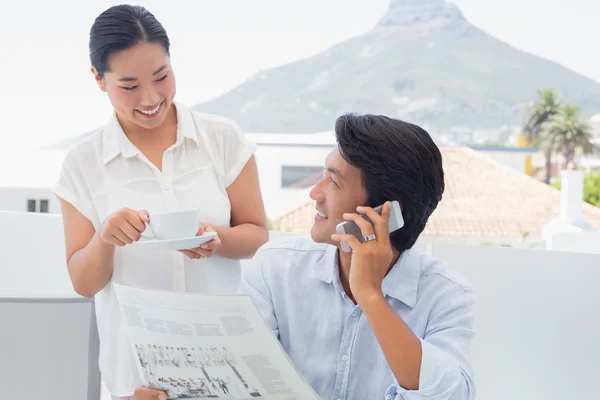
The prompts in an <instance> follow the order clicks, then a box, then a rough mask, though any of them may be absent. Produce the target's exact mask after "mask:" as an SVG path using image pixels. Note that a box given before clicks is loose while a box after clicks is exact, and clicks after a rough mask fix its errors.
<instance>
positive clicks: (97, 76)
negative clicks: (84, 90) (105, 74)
mask: <svg viewBox="0 0 600 400" xmlns="http://www.w3.org/2000/svg"><path fill="white" fill-rule="evenodd" d="M91 71H92V74H93V75H94V79H95V80H96V83H97V84H98V87H99V88H100V90H102V91H103V92H106V87H105V86H104V79H103V78H102V76H101V75H100V74H99V73H98V70H97V69H96V68H94V67H92V68H91Z"/></svg>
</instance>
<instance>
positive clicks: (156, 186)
mask: <svg viewBox="0 0 600 400" xmlns="http://www.w3.org/2000/svg"><path fill="white" fill-rule="evenodd" d="M90 59H91V64H92V72H93V74H94V77H95V79H96V82H97V84H98V86H99V87H100V89H101V90H102V91H104V92H106V93H107V95H108V98H109V99H110V101H111V103H112V106H113V107H114V113H113V115H112V117H111V119H110V120H109V122H108V124H107V125H106V126H105V127H104V128H103V129H101V130H99V131H98V132H96V133H95V134H93V135H92V136H91V137H90V138H89V139H86V140H85V141H84V142H82V143H80V144H79V145H77V146H76V147H75V148H74V149H73V150H72V151H71V152H70V153H69V154H68V155H67V157H66V159H65V162H64V165H63V170H62V172H61V176H60V179H59V180H58V182H57V183H56V185H55V187H54V190H55V193H56V195H57V196H58V197H59V199H60V201H61V207H62V214H63V221H64V229H65V244H66V253H67V264H68V270H69V274H70V277H71V280H72V282H73V287H74V288H75V291H77V293H79V294H80V295H82V296H85V297H92V296H94V297H95V304H96V315H97V322H98V331H99V334H100V369H101V372H102V377H103V381H104V382H105V384H106V385H107V387H108V389H109V391H110V393H111V394H112V396H113V398H114V399H123V398H125V399H127V398H132V396H133V394H134V390H135V388H136V387H138V386H140V385H141V381H140V378H139V374H138V373H137V369H136V364H135V360H134V355H133V354H132V350H131V348H130V346H129V342H128V340H127V336H126V333H125V330H124V327H123V326H122V324H121V314H120V310H119V308H118V305H117V302H116V298H115V295H114V292H113V290H112V287H111V285H110V282H111V281H114V282H120V283H124V284H134V285H139V286H144V287H150V288H156V289H162V290H180V291H194V292H212V293H228V292H235V291H236V290H237V285H238V282H239V278H240V263H239V259H240V258H248V257H251V256H252V255H253V254H254V253H255V251H256V250H257V249H258V247H260V246H261V245H262V244H264V243H265V242H266V241H267V239H268V230H267V224H266V217H265V212H264V206H263V201H262V197H261V194H260V187H259V183H258V172H257V167H256V161H255V159H254V156H253V153H254V150H255V148H256V147H255V145H254V144H252V143H250V142H248V141H247V140H246V139H245V138H244V136H243V134H242V133H241V132H240V130H239V128H238V127H237V125H235V124H234V123H233V122H232V121H229V120H228V119H225V118H221V117H217V116H212V115H206V114H200V113H197V112H195V111H192V110H189V109H187V108H185V107H184V106H182V105H180V104H178V103H174V102H173V99H174V97H175V76H174V72H173V68H172V67H171V62H170V57H169V39H168V37H167V33H166V31H165V29H164V28H163V26H162V25H161V24H160V23H159V22H158V21H157V20H156V18H155V17H154V16H153V15H152V14H151V13H150V12H149V11H147V10H146V9H144V8H143V7H139V6H129V5H119V6H115V7H111V8H109V9H108V10H106V11H104V12H103V13H102V14H101V15H99V16H98V18H97V19H96V20H95V22H94V24H93V26H92V28H91V31H90ZM179 209H200V212H201V214H202V221H203V223H202V224H201V226H199V227H198V234H202V233H203V232H206V231H214V232H216V233H217V236H216V237H215V238H214V239H213V240H211V241H210V242H208V243H206V244H204V245H203V246H201V247H199V248H195V249H187V250H182V251H181V252H175V251H172V252H169V251H159V250H153V249H149V248H146V246H136V245H134V246H130V245H131V244H132V243H134V242H136V241H137V240H138V239H139V238H140V235H141V233H142V232H143V231H144V230H145V227H146V224H145V223H146V222H148V218H149V217H150V218H151V216H152V213H154V212H162V211H175V210H179ZM213 255H216V256H215V257H211V256H213ZM186 256H187V257H186ZM197 259H200V260H197Z"/></svg>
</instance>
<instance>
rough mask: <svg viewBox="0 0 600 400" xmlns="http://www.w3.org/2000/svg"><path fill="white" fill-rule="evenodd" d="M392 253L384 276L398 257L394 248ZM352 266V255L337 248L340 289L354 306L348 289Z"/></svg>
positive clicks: (397, 252)
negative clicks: (342, 289)
mask: <svg viewBox="0 0 600 400" xmlns="http://www.w3.org/2000/svg"><path fill="white" fill-rule="evenodd" d="M392 253H393V254H394V256H393V257H392V262H391V263H390V265H389V267H388V270H387V272H386V275H387V274H389V273H390V271H391V269H392V268H393V267H394V264H396V262H397V261H398V258H399V257H400V252H399V251H398V250H396V249H394V248H392ZM351 265H352V253H351V252H350V253H345V252H343V251H341V250H340V249H339V248H338V269H339V274H340V281H341V283H342V287H343V288H344V291H345V292H346V295H347V296H348V297H350V299H352V301H353V302H354V304H356V300H355V299H354V296H353V295H352V290H351V289H350V270H351Z"/></svg>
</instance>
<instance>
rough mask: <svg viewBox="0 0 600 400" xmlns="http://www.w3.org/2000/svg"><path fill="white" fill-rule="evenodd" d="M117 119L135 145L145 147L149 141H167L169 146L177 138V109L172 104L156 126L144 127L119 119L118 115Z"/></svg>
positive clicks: (156, 142)
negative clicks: (161, 121)
mask: <svg viewBox="0 0 600 400" xmlns="http://www.w3.org/2000/svg"><path fill="white" fill-rule="evenodd" d="M117 119H118V120H119V124H120V125H121V127H122V129H123V132H124V133H125V136H127V138H128V139H129V141H131V143H133V144H134V145H135V146H136V147H146V146H148V144H150V143H155V144H158V143H168V144H169V146H170V145H173V144H174V143H175V141H176V140H177V110H176V109H175V106H174V105H173V104H171V106H170V107H169V110H168V111H167V116H166V117H165V120H164V121H163V123H162V124H160V125H159V126H157V127H156V128H152V129H146V128H143V127H141V126H139V125H137V124H134V123H132V122H125V121H121V119H120V118H119V117H118V115H117ZM169 146H167V147H169Z"/></svg>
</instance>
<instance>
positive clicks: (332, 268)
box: [310, 246, 421, 308]
mask: <svg viewBox="0 0 600 400" xmlns="http://www.w3.org/2000/svg"><path fill="white" fill-rule="evenodd" d="M420 274H421V264H420V262H419V257H418V254H417V253H416V252H415V251H413V250H406V251H404V252H402V254H400V257H398V260H397V261H396V263H395V264H394V266H393V267H392V269H391V270H390V272H389V273H388V274H387V275H386V277H385V278H384V280H383V284H382V290H383V294H384V295H386V296H389V297H392V298H394V299H397V300H399V301H401V302H403V303H404V304H406V305H407V306H409V307H410V308H413V307H414V306H415V304H417V286H418V284H419V276H420ZM310 276H311V277H312V278H314V279H318V280H320V281H323V282H325V283H329V284H332V285H334V287H336V288H337V289H338V290H340V291H343V290H344V289H343V288H342V286H341V284H340V282H339V266H338V249H337V247H335V246H328V248H327V251H326V252H325V253H324V254H323V257H321V259H320V260H319V261H318V262H317V263H316V264H315V265H314V267H313V269H312V271H311V273H310Z"/></svg>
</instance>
